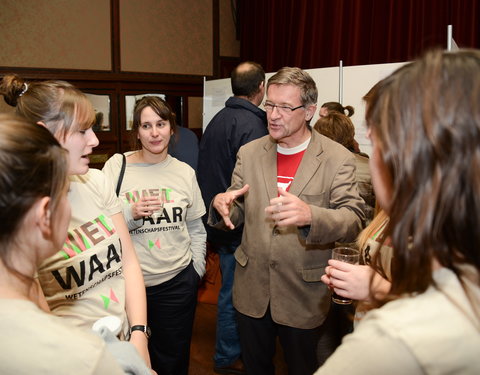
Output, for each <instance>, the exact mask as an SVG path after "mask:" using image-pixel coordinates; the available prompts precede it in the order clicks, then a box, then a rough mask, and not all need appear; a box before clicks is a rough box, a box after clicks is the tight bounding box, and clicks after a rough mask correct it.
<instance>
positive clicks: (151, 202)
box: [103, 96, 206, 375]
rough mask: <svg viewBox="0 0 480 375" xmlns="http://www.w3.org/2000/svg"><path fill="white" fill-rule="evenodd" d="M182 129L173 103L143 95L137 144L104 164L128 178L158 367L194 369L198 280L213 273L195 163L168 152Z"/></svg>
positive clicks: (126, 196) (113, 175) (161, 370)
mask: <svg viewBox="0 0 480 375" xmlns="http://www.w3.org/2000/svg"><path fill="white" fill-rule="evenodd" d="M174 132H175V114H174V113H173V111H172V110H171V108H170V106H169V105H168V104H167V103H166V102H165V101H164V100H162V99H161V98H159V97H156V96H146V97H143V98H142V99H140V100H139V101H137V103H136V104H135V108H134V113H133V127H132V136H133V141H134V149H135V150H136V151H132V152H129V153H126V157H125V158H124V156H123V155H120V154H116V155H114V156H113V157H112V158H110V159H109V160H108V161H107V162H106V163H105V167H104V169H103V170H104V172H105V174H106V176H107V177H108V178H109V179H111V180H112V181H113V182H114V183H115V184H117V183H118V181H120V189H119V193H120V195H119V196H120V198H121V199H122V201H123V208H124V214H125V216H126V218H127V223H128V225H129V229H130V235H131V236H132V239H133V242H134V245H135V248H136V250H137V254H138V257H139V259H140V265H141V267H142V270H143V275H144V279H145V285H146V287H147V312H148V321H149V325H150V327H151V330H152V337H151V339H150V342H149V349H150V356H151V360H152V368H153V369H154V370H155V371H157V373H158V374H175V375H182V374H185V375H186V374H187V373H188V364H189V357H190V340H191V337H192V329H193V319H194V315H195V309H196V303H197V290H198V283H199V281H200V279H201V277H202V276H203V274H204V273H205V252H206V232H205V228H204V226H203V222H202V216H203V215H204V214H205V205H204V204H203V200H202V195H201V193H200V189H199V187H198V183H197V179H196V176H195V171H194V170H193V169H192V168H191V167H190V166H188V165H187V164H185V163H183V162H181V161H179V160H177V159H175V158H174V157H172V156H170V155H169V154H168V145H169V142H170V137H171V136H172V134H174ZM123 163H125V164H123ZM122 164H123V165H125V169H124V175H123V178H122V177H120V176H121V170H122Z"/></svg>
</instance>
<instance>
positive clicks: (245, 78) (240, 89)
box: [197, 62, 268, 374]
mask: <svg viewBox="0 0 480 375" xmlns="http://www.w3.org/2000/svg"><path fill="white" fill-rule="evenodd" d="M231 84H232V91H233V95H234V96H233V97H230V98H229V99H228V100H227V101H226V103H225V108H223V109H222V110H221V111H220V112H218V113H217V114H216V115H215V117H214V118H213V119H212V120H211V121H210V123H209V124H208V125H207V128H206V130H205V133H204V134H203V136H202V139H201V141H200V152H199V161H198V174H197V178H198V183H199V185H200V189H201V191H202V196H203V200H204V202H205V205H206V206H207V207H208V206H209V205H210V202H211V201H212V199H213V197H214V196H215V195H217V194H218V193H223V192H224V191H225V190H226V189H227V188H228V187H229V186H230V183H231V177H232V172H233V169H234V167H235V162H236V157H237V152H238V150H239V148H240V147H241V146H243V145H244V144H246V143H248V142H250V141H252V140H254V139H257V138H260V137H263V136H264V135H267V134H268V130H267V126H266V115H265V112H264V111H263V110H261V109H260V108H258V106H259V105H260V103H261V102H262V100H263V96H264V94H265V72H264V70H263V68H262V67H261V66H260V65H259V64H257V63H254V62H243V63H241V64H240V65H238V66H237V67H236V68H235V69H234V70H233V72H232V75H231ZM206 229H207V235H208V241H209V242H210V245H211V247H212V248H213V249H214V251H216V252H217V253H218V254H219V257H220V270H221V273H222V287H221V289H220V293H219V296H218V306H217V336H216V344H215V356H214V362H215V367H214V371H215V372H217V373H219V374H243V373H244V371H243V364H242V362H241V360H240V357H241V352H240V341H239V338H238V331H237V323H236V317H235V309H234V307H233V305H232V285H233V275H234V271H235V258H234V256H233V254H234V252H235V250H236V248H237V247H238V245H240V241H241V238H242V227H240V228H236V230H234V231H228V232H224V231H221V230H218V229H214V228H212V227H209V226H208V225H206Z"/></svg>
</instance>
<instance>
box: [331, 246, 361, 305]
mask: <svg viewBox="0 0 480 375" xmlns="http://www.w3.org/2000/svg"><path fill="white" fill-rule="evenodd" d="M332 259H335V260H339V261H341V262H346V263H350V264H358V262H359V260H360V251H358V250H357V249H353V248H351V247H336V248H335V249H333V250H332ZM332 301H333V302H335V303H338V304H340V305H349V304H351V303H352V300H351V299H350V298H346V297H342V296H340V295H338V294H337V293H335V292H333V294H332Z"/></svg>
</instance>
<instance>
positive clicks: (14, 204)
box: [0, 115, 123, 375]
mask: <svg viewBox="0 0 480 375" xmlns="http://www.w3.org/2000/svg"><path fill="white" fill-rule="evenodd" d="M0 133H1V137H0V190H1V191H2V194H0V222H1V223H2V225H1V226H0V318H1V319H0V329H1V331H2V335H3V338H2V340H1V342H0V373H2V374H52V375H60V374H68V373H77V374H91V375H93V374H98V375H103V374H106V373H108V374H116V375H120V374H123V371H122V370H121V369H120V367H119V365H118V364H117V363H116V361H115V360H114V358H113V356H112V355H111V354H110V353H109V351H108V349H107V346H106V345H105V343H104V342H103V341H102V340H101V339H100V338H99V337H96V336H95V335H94V334H93V333H88V332H86V331H85V330H82V329H80V328H77V327H72V326H71V325H69V324H67V322H66V321H65V320H64V319H61V318H59V317H56V316H54V315H51V314H48V313H46V312H45V311H43V310H42V309H41V308H40V306H39V294H40V295H41V291H39V290H38V289H39V287H38V284H37V283H35V273H36V270H37V267H38V266H39V265H40V264H41V263H42V262H43V261H44V260H45V259H47V258H48V257H50V256H52V255H53V254H54V253H55V252H56V251H58V250H59V249H60V247H61V246H62V245H63V243H64V241H65V239H66V237H67V228H68V223H69V221H70V205H69V203H68V200H67V191H68V185H69V183H68V180H67V173H68V164H67V160H68V155H67V152H66V151H65V150H64V149H63V148H62V147H61V146H60V144H59V143H58V142H57V141H56V140H55V138H54V137H53V136H52V135H51V134H50V133H49V132H48V131H47V130H46V129H45V128H43V127H40V126H35V125H33V124H32V123H30V122H27V121H25V119H22V118H17V117H14V116H13V115H0Z"/></svg>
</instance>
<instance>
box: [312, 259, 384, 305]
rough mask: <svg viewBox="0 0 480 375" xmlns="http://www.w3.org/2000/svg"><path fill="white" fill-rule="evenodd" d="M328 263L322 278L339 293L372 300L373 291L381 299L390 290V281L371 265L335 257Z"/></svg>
mask: <svg viewBox="0 0 480 375" xmlns="http://www.w3.org/2000/svg"><path fill="white" fill-rule="evenodd" d="M328 264H329V265H328V266H327V267H326V268H325V275H323V276H322V278H321V280H322V281H323V282H324V283H325V284H327V285H328V286H329V287H330V288H332V290H333V291H334V292H335V293H337V294H338V295H341V296H343V297H347V298H350V299H352V300H356V301H370V300H371V297H372V293H374V294H375V298H377V299H381V298H383V297H384V296H385V295H386V294H387V293H388V292H389V291H390V286H391V284H390V282H389V281H388V280H386V279H384V278H383V277H382V276H380V274H378V273H377V272H375V271H374V270H373V269H372V268H371V267H370V266H365V265H359V264H349V263H345V262H341V261H338V260H334V259H329V261H328ZM372 274H373V278H372Z"/></svg>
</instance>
